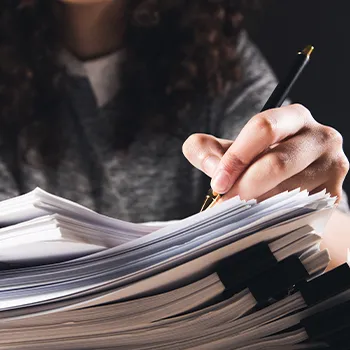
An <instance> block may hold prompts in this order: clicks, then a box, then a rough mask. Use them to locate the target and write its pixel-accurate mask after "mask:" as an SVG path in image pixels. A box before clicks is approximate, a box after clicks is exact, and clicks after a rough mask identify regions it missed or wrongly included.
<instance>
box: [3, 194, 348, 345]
mask: <svg viewBox="0 0 350 350" xmlns="http://www.w3.org/2000/svg"><path fill="white" fill-rule="evenodd" d="M334 203H335V198H331V197H330V196H329V195H328V194H326V193H325V192H320V193H317V194H313V195H309V194H308V193H307V192H306V191H302V192H300V191H299V190H294V191H291V192H285V193H281V194H279V195H277V196H275V197H272V198H270V199H268V200H265V201H264V202H261V203H257V202H256V201H254V200H252V201H242V200H240V199H239V198H233V199H231V200H229V201H227V202H225V203H223V204H221V205H217V206H215V207H214V208H211V209H209V210H207V211H205V212H202V213H198V214H196V215H194V216H191V217H188V218H186V219H183V220H180V221H176V222H172V223H157V224H156V225H148V224H135V223H128V222H124V221H120V220H117V219H113V218H109V217H106V216H103V215H100V214H98V213H95V212H93V211H91V210H89V209H87V208H84V207H82V206H80V205H77V204H75V203H72V202H70V201H67V200H65V199H62V198H59V197H56V196H53V195H51V194H49V193H47V192H45V191H42V190H41V189H35V190H34V191H32V192H30V193H28V194H26V195H23V196H19V197H17V198H13V199H9V200H6V201H3V202H1V203H0V226H1V227H2V228H1V229H0V240H1V243H2V244H1V245H0V256H1V264H2V265H1V267H2V269H1V271H0V349H21V350H24V349H260V348H263V349H278V348H283V349H304V348H315V347H316V346H317V347H327V346H329V344H331V345H333V344H338V345H339V344H342V343H344V339H348V338H349V342H348V343H349V344H350V337H348V336H347V333H348V332H347V331H348V330H350V312H347V310H348V309H349V311H350V271H349V267H348V265H347V264H346V265H343V266H341V267H340V268H338V269H336V270H333V271H331V272H327V273H324V271H325V269H326V267H327V265H328V263H329V255H328V252H327V251H326V250H320V248H319V243H320V240H321V235H322V232H323V228H324V226H325V224H326V223H327V221H328V218H329V216H330V215H331V213H332V210H333V206H334ZM332 312H333V313H332ZM340 314H341V315H343V316H344V317H339V315H340ZM347 315H349V316H347ZM330 319H331V320H333V319H334V322H333V323H332V324H331V325H329V327H328V328H327V330H326V331H325V327H323V328H322V322H323V321H325V320H330ZM333 326H334V327H333ZM346 337H348V338H346ZM345 343H346V342H345ZM338 345H337V346H338ZM341 349H343V348H341ZM344 349H345V348H344ZM346 349H347V348H346Z"/></svg>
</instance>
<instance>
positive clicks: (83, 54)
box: [57, 0, 125, 60]
mask: <svg viewBox="0 0 350 350" xmlns="http://www.w3.org/2000/svg"><path fill="white" fill-rule="evenodd" d="M124 11H125V1H124V0H118V1H114V0H105V1H101V2H96V3H91V4H88V3H80V4H79V3H69V2H65V3H61V4H60V6H59V8H58V11H57V13H58V16H59V22H60V23H61V28H62V29H63V32H62V36H63V44H64V46H65V47H66V48H67V49H68V50H69V51H71V52H72V53H73V54H74V55H75V56H77V57H78V58H79V59H81V60H89V59H93V58H97V57H100V56H103V55H107V54H109V53H112V52H114V51H116V50H118V49H119V48H120V47H122V45H123V37H124V29H125V20H124Z"/></svg>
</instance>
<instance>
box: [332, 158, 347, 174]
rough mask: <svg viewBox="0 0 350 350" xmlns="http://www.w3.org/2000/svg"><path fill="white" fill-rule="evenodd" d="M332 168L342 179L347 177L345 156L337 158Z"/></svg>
mask: <svg viewBox="0 0 350 350" xmlns="http://www.w3.org/2000/svg"><path fill="white" fill-rule="evenodd" d="M334 166H335V168H336V171H337V173H338V174H340V175H341V176H343V177H345V176H346V175H347V173H348V172H349V160H348V158H347V157H346V156H345V154H343V155H342V156H340V157H338V158H337V160H336V161H335V164H334Z"/></svg>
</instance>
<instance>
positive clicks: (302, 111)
mask: <svg viewBox="0 0 350 350" xmlns="http://www.w3.org/2000/svg"><path fill="white" fill-rule="evenodd" d="M291 107H292V108H294V110H295V111H296V112H297V114H298V115H299V116H300V118H302V119H303V120H304V121H305V124H309V123H310V122H315V119H314V118H313V116H312V114H311V112H310V110H309V109H308V108H306V107H305V106H304V105H302V104H300V103H295V104H293V105H292V106H291Z"/></svg>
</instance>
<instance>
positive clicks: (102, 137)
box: [0, 33, 348, 222]
mask: <svg viewBox="0 0 350 350" xmlns="http://www.w3.org/2000/svg"><path fill="white" fill-rule="evenodd" d="M238 50H239V54H240V56H241V60H242V65H243V67H242V68H243V79H242V80H241V81H240V82H239V84H236V85H235V86H234V87H233V88H232V90H231V92H230V94H229V95H228V97H226V98H222V99H221V100H217V101H214V102H213V103H211V104H210V105H209V104H208V103H207V101H201V103H200V105H199V106H198V107H197V108H196V110H194V111H193V112H192V113H193V115H190V116H188V118H186V120H187V123H188V125H185V126H184V128H185V130H186V132H187V134H186V135H183V136H181V137H177V136H169V135H166V134H158V133H151V132H149V131H147V132H140V133H139V134H138V135H137V140H136V141H135V142H134V143H133V144H132V145H131V147H130V150H129V152H128V153H127V154H126V153H125V152H122V151H115V150H114V148H113V138H114V135H113V128H112V127H111V125H112V124H113V120H115V118H118V113H119V111H118V105H117V104H116V103H114V102H110V103H107V104H106V105H104V106H103V107H102V108H99V107H98V104H97V102H96V98H95V96H94V94H93V90H92V87H91V85H90V83H89V80H88V79H86V78H82V77H74V78H72V79H71V84H70V92H69V97H70V99H71V101H72V102H73V105H74V109H75V111H76V113H74V116H73V115H71V114H70V113H69V112H68V110H67V113H65V115H63V116H62V118H64V119H63V120H64V122H65V133H66V135H67V136H68V137H66V138H65V142H67V144H65V147H66V149H67V151H66V152H65V156H64V159H63V161H62V162H61V163H60V165H59V168H58V169H56V170H53V169H49V168H41V167H34V166H31V165H28V164H23V169H24V176H23V183H22V186H21V187H22V188H24V190H25V191H30V190H32V189H33V188H35V187H37V186H39V187H41V188H42V189H45V190H47V191H49V192H51V193H54V194H56V195H59V196H62V197H65V198H68V199H71V200H73V201H76V202H78V203H80V204H82V205H85V206H87V207H89V208H91V209H94V210H97V211H99V212H101V213H103V214H106V215H109V216H112V217H116V218H119V219H122V220H127V221H133V222H145V221H162V220H172V219H180V218H183V217H186V216H189V215H191V214H193V213H196V212H198V210H199V208H200V206H201V204H202V201H203V197H204V195H205V194H206V192H207V190H208V186H209V178H208V177H207V176H206V175H204V174H203V173H201V172H200V171H199V170H197V169H195V168H193V166H192V165H191V164H189V163H188V161H187V160H186V159H185V157H184V156H183V154H182V151H181V149H182V144H183V142H184V141H185V139H186V137H187V136H189V135H190V134H191V133H194V132H203V133H209V134H213V135H215V136H218V137H223V138H227V139H233V138H235V137H236V136H237V134H238V133H239V131H240V130H241V128H242V126H243V125H244V124H245V123H246V122H247V121H248V120H249V118H251V117H252V116H253V115H255V114H256V113H258V112H259V110H260V109H261V107H262V106H263V105H264V103H265V102H266V100H267V98H268V96H269V95H270V93H271V92H272V90H273V89H274V87H275V86H276V79H275V76H274V74H273V73H272V71H271V69H270V68H269V66H268V64H267V63H266V61H265V59H264V58H263V56H262V55H261V53H260V52H259V50H258V49H257V48H256V47H255V46H254V45H253V44H252V43H251V42H250V41H249V39H248V37H247V35H246V34H245V33H243V34H242V35H241V38H240V42H239V47H238ZM1 156H2V157H3V156H4V155H3V154H1ZM0 184H1V188H0V200H1V199H5V198H8V197H13V196H16V195H18V194H19V186H18V184H17V183H16V181H15V179H14V178H13V176H12V175H11V172H10V171H9V169H7V167H6V165H5V162H3V161H2V160H1V161H0ZM257 185H258V184H257ZM341 208H342V210H344V211H347V210H348V207H347V200H346V198H345V197H344V200H343V201H342V204H341Z"/></svg>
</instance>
